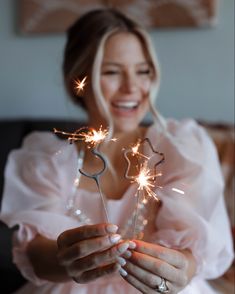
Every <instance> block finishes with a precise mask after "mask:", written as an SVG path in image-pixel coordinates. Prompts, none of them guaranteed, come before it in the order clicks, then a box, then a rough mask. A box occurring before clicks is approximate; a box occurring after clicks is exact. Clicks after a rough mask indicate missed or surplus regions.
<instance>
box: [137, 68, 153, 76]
mask: <svg viewBox="0 0 235 294" xmlns="http://www.w3.org/2000/svg"><path fill="white" fill-rule="evenodd" d="M137 73H138V74H139V75H150V74H151V70H150V69H144V70H138V71H137Z"/></svg>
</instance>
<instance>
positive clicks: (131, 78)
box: [122, 73, 138, 94]
mask: <svg viewBox="0 0 235 294" xmlns="http://www.w3.org/2000/svg"><path fill="white" fill-rule="evenodd" d="M137 89H138V80H137V77H136V75H135V74H133V73H128V74H126V75H125V76H124V77H123V81H122V90H123V91H124V92H125V93H128V94H131V93H135V92H136V91H137Z"/></svg>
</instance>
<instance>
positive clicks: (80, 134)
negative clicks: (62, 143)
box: [54, 126, 116, 146]
mask: <svg viewBox="0 0 235 294" xmlns="http://www.w3.org/2000/svg"><path fill="white" fill-rule="evenodd" d="M54 133H57V134H61V135H63V136H66V137H67V139H68V140H69V142H71V143H73V142H77V141H85V142H86V143H89V144H90V145H92V146H96V145H98V144H100V143H101V142H102V141H104V140H105V138H106V137H107V136H108V130H107V129H104V130H102V126H101V127H100V128H99V130H98V131H96V130H95V129H92V128H85V127H83V128H81V129H78V130H76V131H75V132H74V133H69V132H64V131H59V130H57V129H55V128H54ZM115 140H116V139H111V141H115Z"/></svg>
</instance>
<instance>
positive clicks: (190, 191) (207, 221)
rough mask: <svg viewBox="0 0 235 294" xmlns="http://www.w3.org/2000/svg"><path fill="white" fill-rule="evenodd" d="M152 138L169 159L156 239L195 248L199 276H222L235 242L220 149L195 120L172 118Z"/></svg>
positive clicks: (157, 221)
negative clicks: (232, 235)
mask: <svg viewBox="0 0 235 294" xmlns="http://www.w3.org/2000/svg"><path fill="white" fill-rule="evenodd" d="M152 139H153V141H154V143H155V146H157V148H158V149H159V150H160V151H162V152H164V153H165V158H166V160H165V163H164V164H163V165H162V174H163V176H162V183H161V185H162V187H163V188H162V189H158V191H157V193H158V196H159V198H160V199H161V200H162V203H163V205H162V207H161V209H160V210H159V214H158V216H157V218H156V226H157V229H158V230H157V232H156V233H155V235H154V236H153V241H154V242H158V243H161V244H162V245H165V246H168V247H172V248H180V249H185V248H189V249H191V251H192V253H193V255H194V257H195V258H196V260H197V263H198V271H197V276H201V277H202V278H203V279H214V278H217V277H218V276H220V275H222V274H223V273H224V272H225V271H226V269H227V268H228V267H229V265H230V264H231V262H232V260H233V245H232V237H231V231H230V225H229V220H228V216H227V211H226V207H225V203H224V197H223V190H224V183H223V177H222V173H221V170H220V165H219V161H218V156H217V152H216V148H215V146H214V144H213V142H212V141H211V139H210V137H209V136H208V135H207V133H206V131H205V130H204V129H203V128H202V127H200V126H199V125H198V124H197V123H196V122H195V121H193V120H184V121H181V122H176V121H173V120H172V121H169V122H168V130H167V133H166V134H165V135H162V136H160V137H158V136H154V133H152ZM177 189H178V190H179V192H177V191H178V190H177ZM181 191H183V192H184V194H181Z"/></svg>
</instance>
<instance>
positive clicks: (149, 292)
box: [123, 274, 156, 294]
mask: <svg viewBox="0 0 235 294" xmlns="http://www.w3.org/2000/svg"><path fill="white" fill-rule="evenodd" d="M123 278H124V279H125V280H126V281H127V282H128V283H130V284H131V285H132V286H134V287H135V288H136V289H137V290H139V291H140V292H141V293H144V294H156V290H155V289H152V288H150V287H149V286H147V285H145V284H144V283H142V282H141V281H139V280H138V279H137V278H135V277H134V276H132V275H130V274H127V275H126V276H124V277H123Z"/></svg>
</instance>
